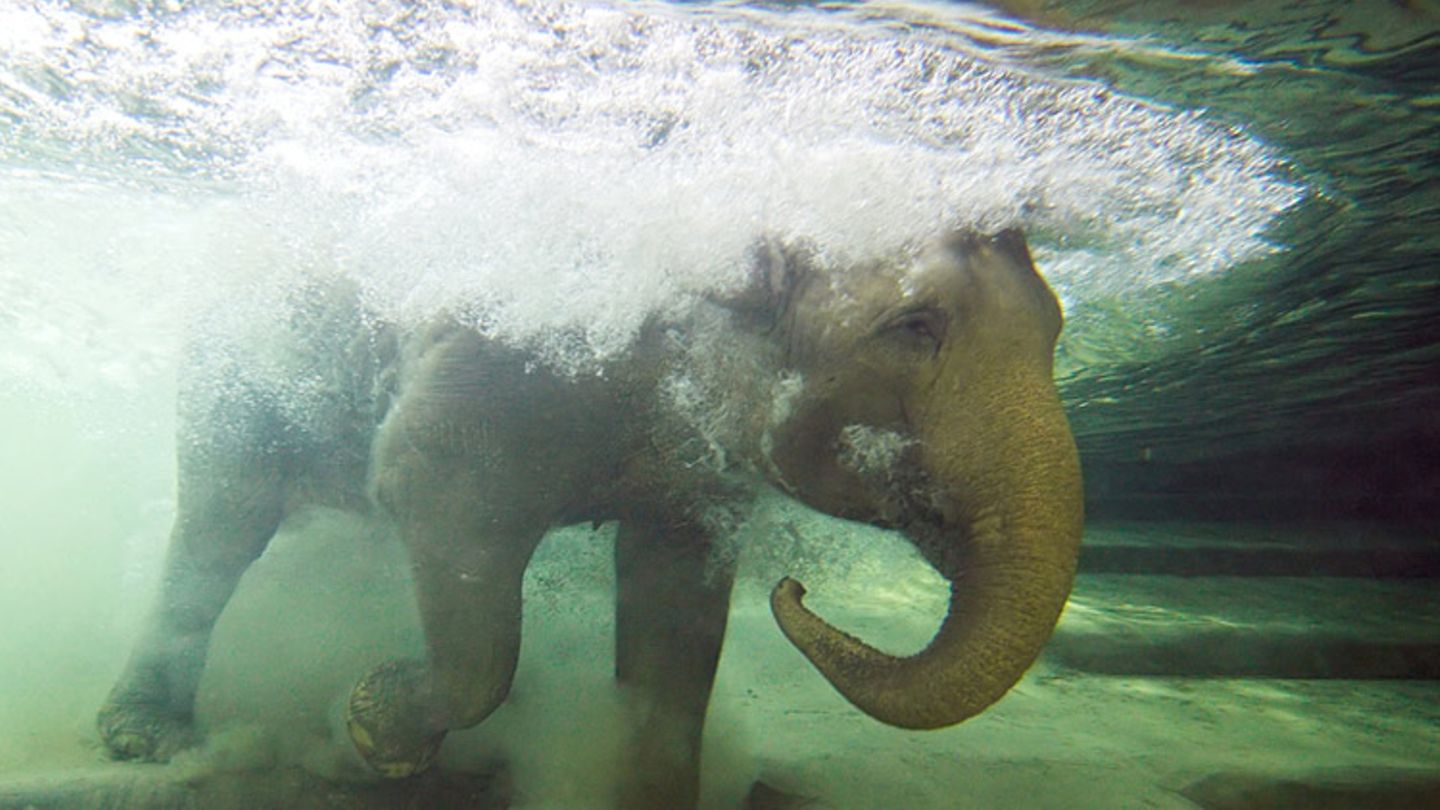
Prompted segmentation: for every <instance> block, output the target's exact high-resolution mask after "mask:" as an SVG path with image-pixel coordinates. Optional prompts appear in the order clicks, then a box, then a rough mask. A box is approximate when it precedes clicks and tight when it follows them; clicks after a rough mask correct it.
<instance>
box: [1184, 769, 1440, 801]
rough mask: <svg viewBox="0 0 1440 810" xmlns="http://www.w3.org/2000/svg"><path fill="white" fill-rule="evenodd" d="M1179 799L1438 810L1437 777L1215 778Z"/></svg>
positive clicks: (1395, 773) (1391, 773) (1393, 772)
mask: <svg viewBox="0 0 1440 810" xmlns="http://www.w3.org/2000/svg"><path fill="white" fill-rule="evenodd" d="M1180 795H1182V796H1184V797H1185V798H1187V799H1189V800H1190V801H1192V802H1194V803H1195V804H1197V805H1199V806H1200V807H1203V808H1205V810H1295V808H1304V809H1305V810H1425V809H1427V808H1435V807H1440V772H1432V771H1412V770H1403V769H1377V770H1355V771H1349V770H1346V771H1323V772H1320V773H1316V774H1312V775H1304V776H1286V777H1276V776H1266V775H1261V774H1245V773H1220V774H1212V775H1210V776H1207V777H1205V778H1204V779H1200V780H1198V781H1196V782H1193V783H1191V784H1190V785H1188V786H1186V787H1185V788H1183V789H1182V790H1181V791H1180Z"/></svg>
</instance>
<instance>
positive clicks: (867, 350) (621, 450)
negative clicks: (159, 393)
mask: <svg viewBox="0 0 1440 810" xmlns="http://www.w3.org/2000/svg"><path fill="white" fill-rule="evenodd" d="M331 309H333V307H332V308H331ZM342 309H343V307H342ZM326 311H330V310H326ZM353 314H354V313H352V315H353ZM1059 329H1060V311H1059V307H1058V305H1057V304H1056V302H1055V299H1054V296H1053V295H1052V294H1051V292H1050V290H1049V289H1048V288H1047V287H1046V285H1045V283H1044V282H1043V280H1041V278H1040V277H1039V275H1038V274H1037V273H1036V272H1035V269H1034V267H1033V265H1032V264H1031V261H1030V257H1029V254H1028V251H1027V250H1026V248H1025V245H1024V241H1023V239H1022V238H1021V237H1020V236H1019V234H1018V233H1015V232H1006V233H1003V234H1001V235H999V236H996V237H980V236H976V235H973V234H955V235H951V236H949V237H946V238H944V239H941V240H937V242H936V243H935V244H933V245H931V246H929V247H928V248H927V249H925V250H923V251H921V252H919V253H917V254H914V255H912V256H909V257H908V258H906V259H905V260H903V261H891V262H876V263H875V264H873V265H872V266H867V267H862V268H852V269H851V270H850V271H849V272H846V273H845V274H843V275H841V274H837V273H834V272H831V271H827V270H825V269H823V268H821V267H819V266H818V265H817V264H816V263H815V262H813V261H811V260H809V259H808V258H807V257H806V256H805V255H804V254H803V252H800V251H796V250H792V249H788V248H784V247H781V246H778V245H767V246H765V247H762V248H761V249H760V250H759V251H757V254H756V258H755V262H754V266H753V272H752V277H751V279H750V284H749V286H748V287H747V288H746V289H744V290H741V291H740V292H738V293H736V294H734V295H732V296H731V297H729V298H726V299H724V300H719V301H712V302H708V303H706V304H704V305H700V306H697V307H696V309H695V310H694V312H692V313H691V314H690V315H689V316H687V317H685V318H683V319H676V320H674V321H663V320H660V319H655V320H653V321H652V322H651V323H649V324H647V326H646V327H645V328H644V329H643V330H642V333H641V335H640V336H639V337H638V338H637V339H636V341H635V343H634V345H633V346H632V347H631V348H630V349H629V350H628V351H627V353H626V354H625V355H624V356H623V357H621V358H619V359H617V360H615V361H613V362H611V363H609V364H608V365H607V366H606V367H605V368H604V369H603V370H602V371H603V373H598V374H578V375H566V374H562V373H557V372H554V371H551V370H548V369H547V368H546V367H545V366H544V365H543V364H537V363H536V361H535V358H534V357H532V356H530V355H529V354H527V353H526V352H524V351H522V350H519V349H516V348H512V347H507V346H503V345H500V344H498V343H496V342H494V341H491V340H488V339H486V338H484V337H482V336H480V335H479V334H477V333H476V332H474V331H472V330H469V329H466V328H464V327H461V326H458V325H456V324H453V323H444V322H441V323H436V324H433V325H431V326H430V327H428V328H426V329H423V330H420V331H418V332H416V333H414V334H410V335H406V336H404V337H402V338H398V339H397V338H394V337H393V335H392V334H391V333H390V332H388V331H387V330H385V329H382V328H376V327H374V326H373V325H372V326H366V325H365V323H364V321H363V319H361V318H358V317H341V318H338V319H331V320H324V321H323V322H322V323H321V324H320V325H319V326H317V327H315V329H314V330H312V331H313V332H314V334H313V335H312V336H311V337H310V338H305V337H304V335H303V334H302V339H309V340H311V345H310V346H309V351H310V352H311V354H314V355H329V356H330V357H331V359H332V361H334V362H335V363H336V365H337V367H339V368H340V369H341V371H342V373H341V374H340V375H339V378H342V379H343V383H342V384H340V385H338V386H337V387H336V390H337V391H338V393H336V394H334V395H332V396H329V397H322V404H323V406H324V407H323V408H321V410H322V411H324V413H318V414H309V415H307V417H306V418H309V419H311V420H313V421H315V422H316V424H320V425H323V426H324V427H323V428H315V427H314V426H313V425H311V426H309V427H306V426H304V425H297V424H296V418H295V417H294V415H293V414H287V413H286V412H284V411H283V409H281V408H279V407H278V406H277V405H276V403H275V402H274V401H273V399H272V398H267V397H265V396H262V395H258V394H256V395H251V394H249V393H248V392H247V391H246V389H245V386H244V385H243V384H240V383H237V384H235V385H232V386H230V388H229V389H227V390H226V393H225V394H224V395H223V396H216V395H215V394H214V393H213V392H214V391H215V390H216V386H215V385H214V377H215V372H214V371H213V369H212V371H211V372H210V373H209V379H208V380H207V383H206V385H204V386H198V387H197V390H199V389H202V388H203V390H204V391H208V392H210V393H207V394H196V395H194V396H192V397H190V402H188V403H186V402H182V431H183V432H182V441H181V442H180V448H181V449H180V486H179V502H178V510H177V518H176V523H175V527H174V530H173V535H172V539H171V549H170V552H169V555H168V557H167V560H166V571H165V577H164V581H163V586H162V590H161V594H160V599H159V606H158V608H157V610H156V611H155V613H154V615H153V617H152V619H151V620H150V623H149V625H148V628H147V630H146V633H145V635H144V637H143V638H142V640H141V641H140V643H139V645H138V646H137V648H136V650H135V652H134V654H133V656H132V658H131V661H130V663H129V665H128V667H127V669H126V671H125V673H124V674H123V675H122V676H121V679H120V681H119V682H118V683H117V685H116V686H115V688H114V690H113V691H112V693H111V696H110V699H109V700H108V702H107V704H106V706H105V707H104V708H103V709H102V711H101V716H100V727H101V733H102V736H103V737H104V739H105V742H106V745H107V746H108V747H109V749H110V750H111V751H112V753H113V754H114V755H116V756H117V757H121V758H143V759H164V758H166V757H167V756H168V755H169V754H170V753H172V752H173V751H174V750H176V749H177V748H179V747H181V746H183V745H185V744H186V743H187V742H188V741H189V739H190V725H191V720H192V713H193V707H194V700H195V692H196V688H197V686H198V683H199V678H200V675H201V672H202V671H203V667H204V659H205V654H206V648H207V646H208V643H209V637H210V631H211V629H212V628H213V626H214V624H215V621H216V619H217V618H218V617H219V614H220V612H221V610H223V608H224V606H225V603H226V601H227V600H228V599H229V598H230V595H231V594H232V593H233V591H234V588H235V586H236V583H237V582H238V580H239V577H240V575H241V574H242V573H243V572H244V570H245V568H246V567H247V566H248V565H249V563H250V562H252V561H253V560H254V559H255V558H256V557H258V556H259V554H260V553H261V552H262V551H263V550H264V548H265V545H266V543H267V542H268V541H269V539H270V537H271V536H272V535H273V534H274V533H275V531H276V529H277V528H278V526H279V524H280V522H281V521H282V520H283V518H284V516H285V514H286V513H287V511H290V510H292V509H294V508H295V507H296V506H297V505H298V504H300V503H302V502H304V501H306V500H307V499H313V497H314V496H315V495H316V494H317V493H336V492H339V493H349V496H348V497H346V498H342V500H348V502H349V503H350V504H351V505H353V506H356V507H357V508H366V504H367V503H370V502H373V503H375V504H378V506H379V508H382V509H384V510H385V511H386V512H387V513H388V515H389V517H390V518H392V519H393V521H394V523H395V525H396V526H397V528H398V531H399V534H400V536H401V539H402V540H403V542H404V544H405V546H406V548H407V550H408V553H409V557H410V561H411V566H412V572H413V577H414V584H415V592H416V596H417V599H418V602H419V608H420V616H421V621H422V625H423V630H424V635H425V641H426V656H425V660H422V661H386V662H377V666H376V667H375V668H374V669H372V670H371V671H370V672H369V674H367V675H366V676H365V677H363V678H362V679H361V680H360V681H359V682H358V683H357V684H356V685H355V687H354V689H353V690H352V692H351V694H350V697H349V702H348V716H347V721H348V728H349V732H350V736H351V739H352V741H353V743H354V744H355V746H356V748H357V749H358V750H359V751H360V753H361V755H362V756H363V757H364V759H365V760H366V761H367V762H368V763H369V764H370V765H371V766H372V767H373V768H375V769H376V770H377V771H379V772H380V773H381V774H383V775H387V776H392V777H403V776H407V775H410V774H413V773H416V772H419V771H420V770H423V769H424V768H426V767H427V766H428V765H429V764H430V762H431V761H432V759H433V756H434V754H435V752H436V750H437V749H438V747H439V746H440V744H441V741H442V740H443V738H444V736H445V734H446V733H447V732H448V731H450V730H454V729H461V728H467V727H470V726H473V725H475V724H477V723H479V722H481V721H482V720H484V719H485V718H486V717H487V716H489V714H490V713H491V712H493V711H494V710H495V708H497V707H498V706H499V705H500V704H501V702H502V701H503V700H504V699H505V696H506V694H507V692H508V690H509V687H510V682H511V679H512V678H513V675H514V671H515V665H516V660H517V657H518V653H519V646H520V620H521V603H520V595H521V582H522V579H523V575H524V571H525V568H526V566H527V564H528V562H529V560H530V556H531V554H532V552H533V551H534V549H535V547H536V545H537V544H538V543H539V541H540V539H541V537H542V536H543V535H544V533H545V532H546V531H547V530H548V529H549V528H551V527H553V526H556V525H561V524H565V523H573V522H577V521H581V520H589V521H606V520H616V521H619V524H620V529H619V533H618V535H617V540H616V550H615V553H616V574H617V594H616V598H617V616H616V633H617V638H616V656H617V660H616V676H617V678H618V680H619V681H620V682H621V683H622V684H624V685H626V686H627V687H628V688H630V689H631V690H632V691H634V692H635V693H636V694H638V695H639V696H640V697H641V700H640V704H641V706H642V708H641V709H640V710H639V712H638V714H637V723H636V730H635V733H634V738H633V741H632V745H631V751H632V755H633V758H634V763H635V766H634V767H633V768H631V769H628V771H627V776H626V777H624V781H623V783H622V785H621V786H620V790H621V795H620V796H619V797H618V799H617V804H618V805H619V806H622V807H627V808H630V807H666V808H681V807H689V806H693V805H694V804H695V802H696V799H697V797H698V789H699V787H698V786H699V776H698V775H699V770H698V762H699V749H700V738H701V726H702V723H703V720H704V715H705V709H706V705H707V703H708V700H709V694H710V688H711V685H712V682H713V678H714V673H715V668H716V664H717V662H718V659H719V655H720V645H721V640H722V639H723V637H724V631H725V623H726V614H727V608H728V602H729V593H730V586H731V581H732V578H733V571H731V570H729V569H728V568H727V567H726V565H724V564H722V563H718V562H717V560H716V559H714V555H712V554H711V548H712V545H713V544H714V543H715V542H716V540H717V539H718V536H719V535H720V533H722V532H723V531H725V527H726V526H727V525H729V524H731V523H732V522H733V520H732V518H733V517H734V516H736V515H738V514H740V513H742V512H743V511H744V510H745V509H746V508H747V505H748V503H749V502H750V500H751V498H752V497H753V494H754V492H755V491H756V488H757V487H760V486H774V487H778V488H780V489H782V490H784V491H786V492H788V493H791V494H792V495H794V496H795V497H797V498H799V499H801V500H803V501H805V502H806V503H808V504H810V505H812V506H814V507H816V508H818V509H820V510H822V511H826V512H829V513H831V514H834V515H837V516H840V517H843V518H848V519H853V520H860V521H867V522H871V523H875V524H878V525H884V526H889V527H893V528H896V529H899V530H901V531H902V532H904V533H905V534H906V536H907V537H909V538H911V539H912V540H913V541H914V542H915V543H916V545H917V547H918V548H919V550H920V551H921V553H922V554H924V555H925V557H926V558H927V559H928V560H929V561H930V562H931V564H932V565H934V566H935V567H936V568H937V570H939V572H940V573H941V574H943V575H944V576H945V577H946V578H947V579H949V580H950V581H951V583H952V599H951V611H950V614H949V616H947V618H946V620H945V622H944V623H943V624H942V626H941V628H940V630H939V632H938V633H937V635H936V637H935V639H934V641H933V642H932V643H931V644H930V646H929V647H927V648H926V649H925V650H924V651H922V652H921V653H919V654H918V655H915V656H913V657H910V658H894V657H891V656H887V655H885V654H883V653H880V652H878V651H877V650H875V649H873V648H871V647H869V646H868V645H866V644H865V643H864V642H862V641H860V640H858V639H855V638H853V637H851V636H848V635H846V634H844V633H841V632H840V631H838V630H836V629H834V628H832V627H831V626H829V625H828V624H827V623H825V622H824V620H823V619H821V618H819V617H818V616H816V615H815V614H813V613H811V612H810V611H809V610H808V609H807V608H806V607H805V606H804V605H803V603H802V601H801V597H802V596H803V594H804V589H803V587H802V586H801V585H800V584H799V583H797V582H795V581H793V580H790V579H786V580H784V581H782V582H781V583H780V584H779V585H777V586H776V588H775V590H774V593H773V594H772V600H771V601H772V608H773V610H774V613H775V616H776V619H777V621H778V622H779V624H780V627H781V629H782V630H783V631H784V633H785V634H786V636H787V637H788V638H789V639H790V640H791V641H792V642H794V643H795V645H796V646H797V647H798V648H799V649H800V650H801V652H803V653H804V654H805V655H806V657H807V658H809V659H810V661H811V662H812V663H813V664H814V665H815V666H816V667H817V669H819V671H820V672H821V673H822V674H823V675H824V676H825V678H826V679H827V680H829V681H830V682H831V683H832V684H833V685H834V686H835V687H836V688H837V689H838V690H839V691H840V692H841V693H842V694H843V695H844V696H845V697H846V698H847V699H849V700H850V701H851V702H852V703H854V704H855V705H856V706H857V707H859V708H860V709H861V710H862V711H864V712H866V713H867V714H870V715H871V716H873V717H875V718H877V719H879V720H881V721H883V722H886V723H889V724H892V725H898V726H903V727H910V728H936V727H942V726H946V725H951V724H954V723H957V722H960V721H961V720H964V719H965V718H966V717H969V716H972V715H974V714H975V713H977V712H979V711H982V710H983V709H984V708H985V707H986V706H988V705H990V704H991V703H993V702H994V701H995V700H998V699H999V698H1000V697H1001V695H1003V694H1004V692H1005V691H1006V690H1008V689H1009V688H1010V686H1012V685H1013V684H1014V683H1015V682H1016V681H1017V680H1018V679H1019V678H1020V676H1021V675H1022V674H1023V673H1024V671H1025V670H1026V668H1028V667H1029V665H1030V664H1031V663H1032V662H1033V660H1034V658H1035V657H1036V655H1038V653H1039V651H1040V648H1041V647H1042V646H1043V645H1044V643H1045V641H1046V640H1047V639H1048V637H1049V635H1050V632H1051V630H1052V629H1053V627H1054V624H1055V621H1056V620H1057V618H1058V616H1059V613H1060V610H1061V608H1062V606H1063V605H1064V602H1065V599H1066V597H1067V596H1068V593H1069V588H1070V584H1071V580H1072V578H1073V575H1074V566H1075V557H1076V551H1077V548H1078V542H1079V535H1080V527H1081V505H1080V483H1079V467H1078V461H1077V459H1076V455H1075V448H1074V444H1073V441H1072V440H1071V438H1070V434H1069V430H1068V427H1067V425H1066V422H1065V417H1064V414H1063V412H1062V411H1061V408H1060V405H1059V401H1058V399H1057V397H1056V394H1055V390H1054V386H1053V382H1052V379H1051V374H1052V371H1051V358H1052V354H1053V351H1054V343H1055V339H1056V336H1057V335H1058V332H1059ZM303 331H304V330H302V333H303ZM225 375H226V372H224V371H222V372H220V376H221V377H224V376H225ZM221 388H224V387H223V386H221ZM317 437H318V438H317ZM363 492H368V493H369V496H368V500H367V499H366V498H365V497H362V495H361V493H363Z"/></svg>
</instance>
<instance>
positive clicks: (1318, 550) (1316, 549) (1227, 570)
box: [1080, 521, 1440, 579]
mask: <svg viewBox="0 0 1440 810" xmlns="http://www.w3.org/2000/svg"><path fill="white" fill-rule="evenodd" d="M1080 571H1081V573H1085V574H1140V575H1163V576H1180V577H1212V576H1250V577H1348V578H1358V579H1435V578H1440V542H1435V541H1434V540H1433V539H1431V538H1429V537H1427V536H1425V535H1424V534H1422V533H1419V532H1416V531H1413V530H1411V531H1404V530H1397V529H1395V528H1393V527H1384V526H1373V525H1367V524H1318V525H1313V526H1307V525H1294V524H1286V525H1268V524H1252V523H1215V524H1207V523H1193V522H1178V521H1177V522H1174V523H1163V522H1162V523H1102V524H1099V525H1094V526H1088V527H1086V531H1085V542H1084V544H1083V545H1082V546H1081V549H1080Z"/></svg>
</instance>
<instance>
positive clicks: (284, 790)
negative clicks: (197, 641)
mask: <svg viewBox="0 0 1440 810" xmlns="http://www.w3.org/2000/svg"><path fill="white" fill-rule="evenodd" d="M511 793H512V790H511V787H510V785H509V781H508V776H507V775H505V774H504V773H499V772H497V773H493V774H469V773H461V772H458V771H449V770H440V769H435V770H432V771H428V772H426V773H424V774H421V775H420V776H417V777H414V778H411V779H404V780H396V781H380V782H369V783H358V782H332V781H328V780H325V779H321V778H320V777H317V776H314V775H312V774H309V773H306V772H305V771H303V770H301V769H299V768H279V769H268V768H267V769H261V770H243V771H226V770H216V771H211V772H208V773H197V772H195V771H194V770H192V769H187V768H185V767H182V766H179V765H143V764H133V763H132V764H126V765H112V766H101V767H96V768H92V769H87V770H84V771H70V772H65V773H58V774H54V775H51V776H38V777H30V778H25V779H15V780H8V781H0V810H251V808H255V807H284V808H293V809H294V810H334V808H341V807H343V808H347V809H348V810H372V809H373V810H392V808H397V807H469V808H476V809H477V810H503V809H504V808H508V807H510V806H511V805H512V801H513V800H512V796H511Z"/></svg>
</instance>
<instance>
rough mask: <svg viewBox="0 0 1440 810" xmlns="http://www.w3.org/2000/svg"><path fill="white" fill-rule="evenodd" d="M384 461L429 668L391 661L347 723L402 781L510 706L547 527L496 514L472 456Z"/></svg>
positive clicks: (402, 453)
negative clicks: (530, 583) (526, 602)
mask: <svg viewBox="0 0 1440 810" xmlns="http://www.w3.org/2000/svg"><path fill="white" fill-rule="evenodd" d="M397 445H398V449H396V448H397ZM432 450H434V448H432ZM377 464H378V465H379V467H380V469H379V471H378V473H377V485H378V494H379V497H380V499H381V500H382V501H383V502H384V503H385V504H386V505H387V506H388V507H389V508H390V510H391V512H392V513H393V514H394V516H395V518H396V520H397V521H398V523H399V529H400V534H401V537H402V538H403V540H404V542H405V544H406V546H407V549H408V551H409V556H410V562H411V569H412V577H413V581H414V586H415V593H416V598H417V601H418V602H419V607H420V620H421V624H422V627H423V630H424V635H425V642H426V660H424V661H387V662H385V663H383V664H381V665H380V666H378V667H376V668H374V669H372V670H371V671H370V672H369V673H368V674H367V675H365V676H364V677H363V678H361V679H360V681H359V682H358V683H356V685H355V687H354V688H353V690H352V691H351V695H350V703H349V711H348V717H347V726H348V729H349V732H350V736H351V739H352V741H353V742H354V743H355V747H356V749H357V750H358V751H359V752H360V754H361V755H362V756H363V757H364V758H365V760H366V762H368V763H369V764H370V765H371V767H373V768H374V769H375V770H376V771H378V772H379V773H381V774H382V775H384V776H389V777H397V778H398V777H404V776H409V775H411V774H415V773H419V772H420V771H423V770H425V769H426V768H427V767H429V765H430V764H431V762H432V761H433V759H434V756H435V754H436V753H437V751H438V750H439V747H440V743H441V740H442V739H443V738H444V736H445V734H446V732H448V731H451V730H453V729H462V728H468V727H470V726H474V725H476V724H477V723H479V722H480V721H482V720H484V719H485V718H486V717H488V716H489V715H490V713H491V712H493V711H494V710H495V709H496V708H497V707H499V705H500V703H501V702H502V701H504V699H505V696H506V694H507V693H508V692H509V690H510V684H511V681H512V679H513V677H514V674H515V665H516V661H517V659H518V657H519V653H520V618H521V599H520V596H521V585H522V581H523V579H524V573H525V567H526V565H527V564H528V563H529V560H530V556H531V554H532V552H533V551H534V550H535V547H536V545H537V544H538V543H539V541H540V539H541V537H542V536H543V534H544V528H545V524H544V523H543V521H537V520H533V519H528V518H524V517H519V516H517V512H516V510H514V509H513V508H510V509H506V508H495V507H492V506H491V505H490V504H492V503H493V501H492V500H491V498H490V497H489V496H490V495H491V494H493V493H488V492H487V490H486V488H485V486H484V485H483V483H482V481H481V480H480V478H481V476H480V475H479V474H478V472H477V471H476V469H475V468H474V467H473V465H471V464H469V463H468V459H466V458H465V457H464V456H454V455H450V454H448V453H443V452H438V450H436V451H435V452H429V451H427V450H426V448H424V447H423V446H417V445H414V444H412V443H410V442H409V441H405V440H402V441H400V442H392V443H390V450H388V451H387V450H386V449H385V448H383V447H382V449H381V453H380V455H379V458H378V460H377Z"/></svg>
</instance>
